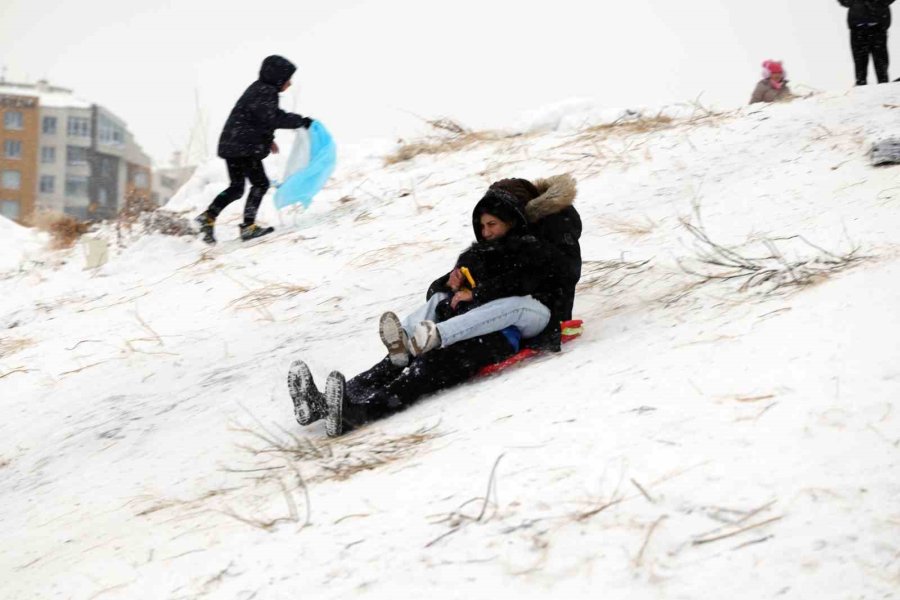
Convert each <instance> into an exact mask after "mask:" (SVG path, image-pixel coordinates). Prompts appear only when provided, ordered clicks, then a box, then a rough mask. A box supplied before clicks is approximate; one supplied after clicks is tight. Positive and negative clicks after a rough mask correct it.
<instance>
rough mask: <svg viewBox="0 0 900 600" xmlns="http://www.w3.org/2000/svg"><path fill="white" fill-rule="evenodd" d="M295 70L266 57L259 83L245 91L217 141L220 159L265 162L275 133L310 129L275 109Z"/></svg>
mask: <svg viewBox="0 0 900 600" xmlns="http://www.w3.org/2000/svg"><path fill="white" fill-rule="evenodd" d="M296 70H297V68H296V67H295V66H294V65H293V63H291V61H289V60H288V59H286V58H284V57H281V56H268V57H266V59H265V60H264V61H263V63H262V67H261V68H260V70H259V79H257V80H256V81H254V82H253V83H251V84H250V87H248V88H247V89H246V91H244V94H243V95H242V96H241V97H240V99H239V100H238V101H237V103H236V104H235V105H234V108H233V109H232V110H231V114H230V115H228V120H227V121H226V122H225V128H224V129H222V135H221V137H219V156H220V157H221V158H260V159H261V158H265V157H266V156H268V155H269V149H270V147H271V146H272V142H273V141H275V130H276V129H297V128H298V127H309V125H310V123H311V122H312V121H311V120H310V119H308V118H306V117H303V116H301V115H298V114H294V113H289V112H285V111H283V110H281V109H280V108H278V94H279V92H280V91H281V88H282V86H284V84H285V83H286V82H287V81H289V80H290V78H291V76H292V75H293V74H294V71H296Z"/></svg>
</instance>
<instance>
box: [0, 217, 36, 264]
mask: <svg viewBox="0 0 900 600" xmlns="http://www.w3.org/2000/svg"><path fill="white" fill-rule="evenodd" d="M45 243H46V235H44V234H41V233H40V232H36V231H34V230H33V229H31V228H28V227H22V226H21V225H19V224H18V223H16V222H14V221H11V220H9V219H7V218H5V217H0V272H5V271H14V270H17V269H18V268H19V267H20V265H21V264H22V263H23V262H24V261H25V260H26V259H28V258H30V257H33V256H35V255H37V254H38V253H39V252H40V251H41V250H42V248H43V247H44V245H45Z"/></svg>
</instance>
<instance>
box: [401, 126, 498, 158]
mask: <svg viewBox="0 0 900 600" xmlns="http://www.w3.org/2000/svg"><path fill="white" fill-rule="evenodd" d="M503 138H504V136H503V135H502V134H499V133H495V132H490V131H474V132H467V133H463V134H458V135H450V136H446V137H434V138H425V139H422V140H416V141H413V142H407V143H405V144H401V145H400V147H399V148H397V149H396V150H395V151H394V152H392V153H391V154H388V155H387V156H386V157H385V158H384V164H385V166H391V165H396V164H398V163H402V162H406V161H408V160H412V159H414V158H415V157H417V156H421V155H423V154H447V153H451V152H459V151H460V150H463V149H465V148H469V147H470V146H474V145H476V144H480V143H483V142H494V141H497V140H501V139H503Z"/></svg>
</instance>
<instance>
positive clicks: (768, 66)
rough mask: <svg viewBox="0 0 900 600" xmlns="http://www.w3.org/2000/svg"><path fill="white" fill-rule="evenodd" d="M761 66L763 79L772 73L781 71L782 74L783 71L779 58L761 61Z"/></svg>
mask: <svg viewBox="0 0 900 600" xmlns="http://www.w3.org/2000/svg"><path fill="white" fill-rule="evenodd" d="M762 67H763V70H762V76H763V79H768V78H769V77H771V76H772V75H773V74H774V73H782V74H783V73H784V67H783V66H781V61H780V60H766V61H763V64H762Z"/></svg>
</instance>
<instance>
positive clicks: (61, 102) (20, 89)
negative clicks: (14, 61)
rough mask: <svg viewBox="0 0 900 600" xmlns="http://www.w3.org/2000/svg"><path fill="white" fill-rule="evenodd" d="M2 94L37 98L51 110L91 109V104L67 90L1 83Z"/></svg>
mask: <svg viewBox="0 0 900 600" xmlns="http://www.w3.org/2000/svg"><path fill="white" fill-rule="evenodd" d="M0 94H9V95H12V96H31V97H37V98H38V102H39V103H40V105H41V106H46V107H50V108H90V107H91V103H90V102H88V101H87V100H84V99H82V98H79V97H78V96H76V95H75V94H73V93H72V91H71V90H67V89H65V88H59V87H53V86H45V87H44V88H43V89H41V88H39V87H38V86H37V85H36V84H18V83H9V82H6V83H0Z"/></svg>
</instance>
